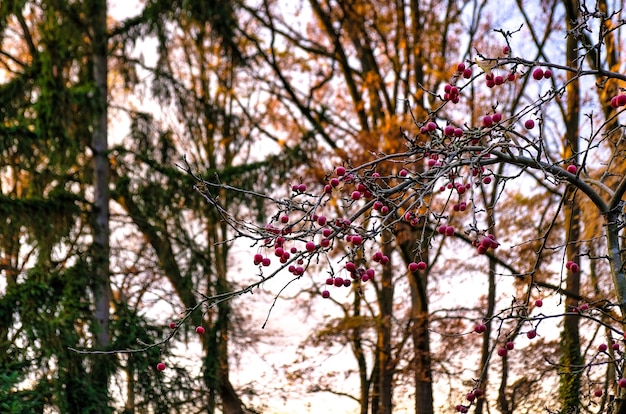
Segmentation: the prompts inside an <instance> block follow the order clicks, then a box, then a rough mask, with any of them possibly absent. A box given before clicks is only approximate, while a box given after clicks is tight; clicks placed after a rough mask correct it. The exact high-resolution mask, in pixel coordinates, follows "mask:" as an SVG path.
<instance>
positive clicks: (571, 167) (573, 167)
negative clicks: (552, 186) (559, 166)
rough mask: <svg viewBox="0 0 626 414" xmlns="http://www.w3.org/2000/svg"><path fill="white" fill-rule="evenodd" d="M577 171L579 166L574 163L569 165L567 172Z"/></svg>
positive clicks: (574, 172)
mask: <svg viewBox="0 0 626 414" xmlns="http://www.w3.org/2000/svg"><path fill="white" fill-rule="evenodd" d="M576 171H578V168H577V167H576V166H575V165H574V164H570V165H568V166H567V172H568V173H570V174H576Z"/></svg>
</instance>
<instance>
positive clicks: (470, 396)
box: [465, 392, 476, 401]
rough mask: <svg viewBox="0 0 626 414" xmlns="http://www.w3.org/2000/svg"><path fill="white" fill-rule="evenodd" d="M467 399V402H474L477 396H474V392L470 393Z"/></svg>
mask: <svg viewBox="0 0 626 414" xmlns="http://www.w3.org/2000/svg"><path fill="white" fill-rule="evenodd" d="M465 398H466V399H467V401H474V400H475V399H476V395H474V393H473V392H469V393H467V395H466V396H465Z"/></svg>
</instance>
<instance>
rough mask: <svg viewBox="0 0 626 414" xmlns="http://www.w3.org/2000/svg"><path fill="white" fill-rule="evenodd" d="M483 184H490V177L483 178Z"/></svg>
mask: <svg viewBox="0 0 626 414" xmlns="http://www.w3.org/2000/svg"><path fill="white" fill-rule="evenodd" d="M483 184H491V177H485V178H483Z"/></svg>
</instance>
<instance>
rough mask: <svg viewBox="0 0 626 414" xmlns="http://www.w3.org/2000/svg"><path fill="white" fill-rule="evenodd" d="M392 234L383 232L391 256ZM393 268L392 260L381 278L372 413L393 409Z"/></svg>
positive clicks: (383, 243)
mask: <svg viewBox="0 0 626 414" xmlns="http://www.w3.org/2000/svg"><path fill="white" fill-rule="evenodd" d="M390 239H391V234H389V231H388V230H387V231H384V232H383V237H382V242H381V243H382V245H383V253H384V254H385V255H387V256H389V257H391V253H392V247H391V244H390V243H389V241H390ZM393 291H394V289H393V269H392V267H391V260H389V263H387V264H386V265H385V266H383V271H382V275H381V280H380V287H379V292H378V303H379V309H380V316H379V318H378V343H377V347H376V348H377V349H376V350H377V354H378V362H379V365H378V374H379V375H378V377H377V379H378V384H377V385H378V387H377V391H378V400H377V401H378V404H376V405H374V404H373V403H372V414H391V412H392V411H393V405H392V401H393V373H394V371H395V366H394V365H393V361H392V355H391V319H392V317H393Z"/></svg>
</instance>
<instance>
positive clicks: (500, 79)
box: [493, 75, 504, 85]
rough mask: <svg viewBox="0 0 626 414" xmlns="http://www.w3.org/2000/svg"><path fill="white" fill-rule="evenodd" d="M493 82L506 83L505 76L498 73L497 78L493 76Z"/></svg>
mask: <svg viewBox="0 0 626 414" xmlns="http://www.w3.org/2000/svg"><path fill="white" fill-rule="evenodd" d="M493 83H495V84H496V85H502V84H503V83H504V78H503V77H502V76H500V75H498V76H496V77H495V78H493Z"/></svg>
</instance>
